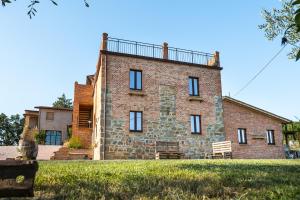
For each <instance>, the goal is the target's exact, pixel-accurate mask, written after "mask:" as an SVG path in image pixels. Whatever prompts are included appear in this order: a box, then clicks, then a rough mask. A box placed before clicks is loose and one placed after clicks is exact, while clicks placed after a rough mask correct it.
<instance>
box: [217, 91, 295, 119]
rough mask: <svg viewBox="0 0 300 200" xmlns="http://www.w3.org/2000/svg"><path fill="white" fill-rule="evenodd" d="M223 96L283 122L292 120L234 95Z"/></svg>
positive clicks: (224, 98)
mask: <svg viewBox="0 0 300 200" xmlns="http://www.w3.org/2000/svg"><path fill="white" fill-rule="evenodd" d="M222 98H223V100H227V101H230V102H232V103H236V104H238V105H240V106H243V107H246V108H248V109H251V110H254V111H257V112H260V113H262V114H264V115H267V116H269V117H272V118H275V119H277V120H279V121H281V122H283V123H290V122H292V120H290V119H287V118H284V117H281V116H279V115H276V114H274V113H271V112H269V111H266V110H263V109H261V108H258V107H255V106H252V105H250V104H248V103H245V102H243V101H240V100H237V99H234V98H232V97H229V96H223V97H222Z"/></svg>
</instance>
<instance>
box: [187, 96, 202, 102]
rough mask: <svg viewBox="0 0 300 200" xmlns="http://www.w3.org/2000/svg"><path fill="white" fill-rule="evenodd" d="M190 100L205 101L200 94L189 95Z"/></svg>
mask: <svg viewBox="0 0 300 200" xmlns="http://www.w3.org/2000/svg"><path fill="white" fill-rule="evenodd" d="M188 100H189V101H200V102H202V101H203V98H202V97H200V96H189V97H188Z"/></svg>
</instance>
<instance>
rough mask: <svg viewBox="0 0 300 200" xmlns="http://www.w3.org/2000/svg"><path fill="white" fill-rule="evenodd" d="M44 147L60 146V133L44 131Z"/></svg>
mask: <svg viewBox="0 0 300 200" xmlns="http://www.w3.org/2000/svg"><path fill="white" fill-rule="evenodd" d="M45 144H46V145H61V144H62V140H61V131H46V140H45Z"/></svg>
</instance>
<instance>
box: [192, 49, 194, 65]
mask: <svg viewBox="0 0 300 200" xmlns="http://www.w3.org/2000/svg"><path fill="white" fill-rule="evenodd" d="M192 63H194V53H193V51H192Z"/></svg>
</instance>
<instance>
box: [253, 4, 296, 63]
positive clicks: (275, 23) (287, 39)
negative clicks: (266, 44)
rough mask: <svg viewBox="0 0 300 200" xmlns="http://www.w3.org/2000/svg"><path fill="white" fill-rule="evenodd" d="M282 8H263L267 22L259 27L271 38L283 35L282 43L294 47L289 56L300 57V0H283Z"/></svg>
mask: <svg viewBox="0 0 300 200" xmlns="http://www.w3.org/2000/svg"><path fill="white" fill-rule="evenodd" d="M281 2H282V8H281V9H276V8H273V9H272V10H271V11H268V10H263V11H262V15H263V18H264V19H265V23H264V24H262V25H259V26H258V27H259V28H260V29H262V30H263V31H264V32H265V36H266V38H267V39H269V40H274V39H276V38H277V37H278V36H279V37H282V44H283V45H285V44H290V45H291V46H292V49H291V51H290V53H289V54H288V56H289V58H292V59H294V58H296V60H298V59H300V47H299V45H298V43H299V42H300V8H299V5H300V0H282V1H281Z"/></svg>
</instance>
